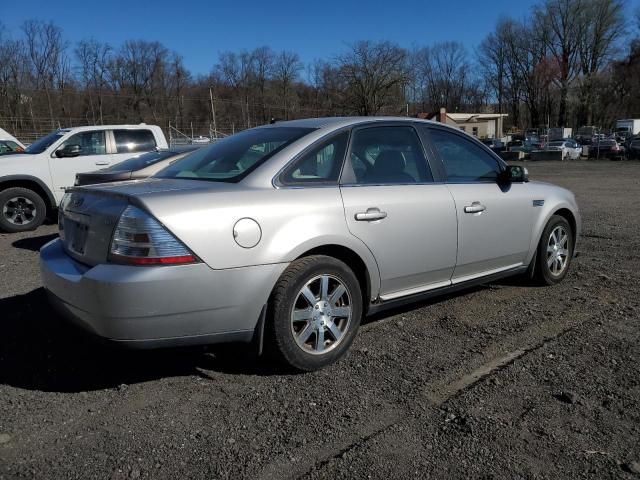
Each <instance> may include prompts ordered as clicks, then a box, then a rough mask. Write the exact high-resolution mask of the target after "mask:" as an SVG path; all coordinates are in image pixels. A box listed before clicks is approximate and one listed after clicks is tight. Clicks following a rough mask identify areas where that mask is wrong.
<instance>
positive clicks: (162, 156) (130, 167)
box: [105, 150, 187, 172]
mask: <svg viewBox="0 0 640 480" xmlns="http://www.w3.org/2000/svg"><path fill="white" fill-rule="evenodd" d="M185 153H187V152H173V151H169V150H165V151H158V152H149V153H143V154H142V155H138V156H136V157H133V158H129V159H128V160H125V161H124V162H120V163H116V164H115V165H113V166H111V167H109V168H105V171H107V172H135V171H137V170H142V169H143V168H146V167H148V166H149V165H153V164H154V163H158V162H160V161H162V160H166V159H167V158H171V157H177V156H178V155H183V154H185Z"/></svg>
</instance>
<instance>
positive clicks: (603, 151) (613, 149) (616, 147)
mask: <svg viewBox="0 0 640 480" xmlns="http://www.w3.org/2000/svg"><path fill="white" fill-rule="evenodd" d="M589 156H590V157H595V158H608V159H610V160H622V159H623V158H624V156H625V149H624V147H623V146H621V145H620V144H619V143H618V142H617V141H616V140H615V138H597V139H595V140H594V141H593V142H592V143H591V146H590V147H589Z"/></svg>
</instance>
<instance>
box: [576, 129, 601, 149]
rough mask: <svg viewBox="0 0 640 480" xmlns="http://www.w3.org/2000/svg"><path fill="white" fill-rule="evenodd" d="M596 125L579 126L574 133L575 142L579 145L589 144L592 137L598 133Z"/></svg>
mask: <svg viewBox="0 0 640 480" xmlns="http://www.w3.org/2000/svg"><path fill="white" fill-rule="evenodd" d="M598 130H599V129H598V128H597V127H593V126H590V127H587V126H585V127H580V128H579V129H578V132H577V133H576V135H575V139H576V142H578V143H579V144H580V145H591V142H592V140H593V137H594V136H595V135H596V134H597V133H598Z"/></svg>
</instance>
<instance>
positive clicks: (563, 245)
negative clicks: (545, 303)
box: [533, 215, 574, 285]
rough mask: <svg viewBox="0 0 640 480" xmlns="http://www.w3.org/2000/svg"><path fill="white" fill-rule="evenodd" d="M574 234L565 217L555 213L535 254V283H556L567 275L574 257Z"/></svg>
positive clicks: (543, 233)
mask: <svg viewBox="0 0 640 480" xmlns="http://www.w3.org/2000/svg"><path fill="white" fill-rule="evenodd" d="M573 235H574V234H573V231H572V230H571V225H569V222H567V220H566V219H565V218H564V217H562V216H560V215H553V216H552V217H551V218H550V219H549V222H548V223H547V226H546V227H545V228H544V231H543V232H542V236H541V237H540V242H539V243H538V250H537V252H536V256H535V262H536V263H535V269H534V275H533V279H534V281H535V283H537V284H538V285H555V284H556V283H559V282H561V281H562V280H563V279H564V277H566V276H567V272H568V271H569V266H570V265H571V260H572V258H573V245H574V240H573Z"/></svg>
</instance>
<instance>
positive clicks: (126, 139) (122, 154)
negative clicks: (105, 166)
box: [111, 128, 157, 165]
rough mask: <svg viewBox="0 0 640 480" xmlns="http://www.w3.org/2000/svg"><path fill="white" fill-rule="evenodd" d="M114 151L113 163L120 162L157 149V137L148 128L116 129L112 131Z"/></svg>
mask: <svg viewBox="0 0 640 480" xmlns="http://www.w3.org/2000/svg"><path fill="white" fill-rule="evenodd" d="M112 135H113V142H114V150H113V151H114V153H113V155H111V163H112V164H114V165H115V164H116V163H120V162H122V161H123V160H126V159H128V158H131V157H134V156H136V155H140V154H141V153H146V152H150V151H152V150H155V149H156V146H157V144H156V138H155V137H154V135H153V132H152V131H151V130H149V129H148V128H139V129H126V128H122V129H114V130H113V131H112Z"/></svg>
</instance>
